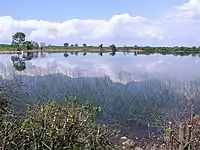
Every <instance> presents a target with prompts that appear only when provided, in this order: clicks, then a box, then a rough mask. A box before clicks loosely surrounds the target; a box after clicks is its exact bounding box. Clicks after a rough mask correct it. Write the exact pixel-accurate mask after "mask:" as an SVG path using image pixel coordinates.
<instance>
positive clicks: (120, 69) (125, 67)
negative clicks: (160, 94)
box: [0, 52, 200, 82]
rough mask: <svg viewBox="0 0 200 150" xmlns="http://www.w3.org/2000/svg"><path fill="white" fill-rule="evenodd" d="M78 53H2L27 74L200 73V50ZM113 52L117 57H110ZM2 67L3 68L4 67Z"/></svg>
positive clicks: (4, 59)
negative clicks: (186, 51) (163, 52)
mask: <svg viewBox="0 0 200 150" xmlns="http://www.w3.org/2000/svg"><path fill="white" fill-rule="evenodd" d="M78 53H80V52H65V53H50V54H48V53H44V52H37V53H34V52H31V53H30V52H29V53H24V54H22V55H0V63H1V64H2V65H3V64H4V65H5V64H6V65H8V64H10V60H11V62H12V66H13V68H14V69H15V70H19V71H23V73H26V74H33V75H34V74H38V73H37V72H38V71H39V70H40V72H41V71H42V74H49V73H51V74H52V73H61V74H66V75H69V76H103V75H107V76H111V78H112V79H113V80H117V81H119V80H122V79H121V78H122V77H119V76H118V75H119V74H120V73H123V74H131V76H132V77H130V78H133V79H132V80H141V78H140V77H141V75H142V74H143V75H146V74H148V76H151V75H152V76H159V75H164V76H166V75H167V76H170V77H173V78H174V77H175V78H180V79H182V78H185V79H188V78H190V79H191V78H193V79H195V78H196V77H198V75H199V73H200V71H199V70H200V67H199V63H200V60H199V54H192V55H189V56H184V57H182V56H180V55H179V56H174V55H160V54H151V55H148V54H147V55H146V54H145V55H142V54H138V53H139V52H134V53H130V52H125V53H119V52H111V53H103V52H99V53H88V52H84V53H80V55H78ZM74 54H75V55H74ZM110 55H111V56H114V57H109V56H110ZM77 56H78V57H77ZM102 56H103V57H102ZM8 58H9V59H8ZM14 58H15V59H14ZM65 58H67V59H65ZM4 68H5V67H4ZM0 69H2V70H3V67H1V68H0ZM169 70H170V71H169ZM138 77H139V79H138ZM123 80H129V81H130V80H131V79H127V77H126V78H123ZM124 82H127V81H124Z"/></svg>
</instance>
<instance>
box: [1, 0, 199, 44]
mask: <svg viewBox="0 0 200 150" xmlns="http://www.w3.org/2000/svg"><path fill="white" fill-rule="evenodd" d="M16 31H23V32H25V33H26V34H27V39H32V40H36V41H38V42H40V41H44V42H46V43H49V44H63V43H64V42H69V43H73V44H74V43H78V44H82V43H87V44H99V43H105V44H110V43H116V44H117V45H124V44H131V45H134V44H138V45H197V44H198V43H199V40H200V38H199V36H198V35H199V34H200V0H188V1H187V2H185V3H183V4H182V5H180V6H175V7H174V8H172V9H171V10H170V11H169V13H167V14H166V15H165V16H163V18H162V19H160V20H150V19H148V18H145V17H142V16H131V15H130V14H128V13H123V14H118V15H114V16H112V17H111V18H110V19H108V20H91V19H88V20H81V19H72V20H67V21H63V22H49V21H43V20H15V19H14V18H12V17H11V16H2V17H0V42H3V43H10V41H11V36H12V34H13V33H14V32H16Z"/></svg>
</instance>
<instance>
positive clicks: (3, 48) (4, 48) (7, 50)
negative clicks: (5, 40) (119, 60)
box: [0, 44, 141, 54]
mask: <svg viewBox="0 0 200 150" xmlns="http://www.w3.org/2000/svg"><path fill="white" fill-rule="evenodd" d="M20 49H21V50H22V51H26V52H37V51H41V49H33V50H26V47H21V48H20ZM42 51H43V52H111V51H112V49H111V48H110V47H103V48H99V47H95V46H87V47H83V46H79V47H64V46H46V47H44V48H43V49H42ZM117 51H119V52H120V51H121V52H124V51H130V52H134V51H141V50H134V49H132V48H131V47H117ZM0 53H1V54H11V53H21V52H20V51H18V50H17V48H15V47H12V46H11V45H6V44H0Z"/></svg>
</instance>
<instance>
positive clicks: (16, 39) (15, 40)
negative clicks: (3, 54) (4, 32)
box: [12, 32, 26, 47]
mask: <svg viewBox="0 0 200 150" xmlns="http://www.w3.org/2000/svg"><path fill="white" fill-rule="evenodd" d="M25 39H26V35H25V33H23V32H16V33H15V34H14V35H13V36H12V45H14V46H18V47H19V46H21V45H22V44H23V43H24V41H25Z"/></svg>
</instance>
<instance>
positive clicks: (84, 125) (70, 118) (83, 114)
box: [0, 99, 115, 150]
mask: <svg viewBox="0 0 200 150" xmlns="http://www.w3.org/2000/svg"><path fill="white" fill-rule="evenodd" d="M97 111H98V109H97V108H95V107H91V106H90V105H88V104H85V105H80V104H78V103H77V102H76V101H75V99H73V101H71V100H70V101H68V100H67V101H66V106H65V107H64V106H63V105H62V106H61V105H59V104H57V103H55V102H45V103H42V104H39V105H37V106H36V107H31V106H30V105H29V106H28V107H27V110H26V115H25V116H23V117H21V119H20V118H14V117H12V116H11V115H8V114H7V115H4V118H3V120H2V123H1V125H0V141H1V143H0V149H13V150H14V149H35V150H36V149H44V150H45V149H51V150H53V149H56V150H59V149H67V150H70V149H72V150H82V149H83V150H89V149H91V150H93V149H96V150H101V149H102V150H109V149H115V148H114V147H113V146H112V145H113V144H112V143H111V142H110V141H111V140H109V139H111V138H110V137H111V136H112V135H111V134H109V132H108V130H106V129H104V128H103V127H101V126H100V125H97V124H95V123H94V121H93V119H94V117H95V113H96V112H97Z"/></svg>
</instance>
